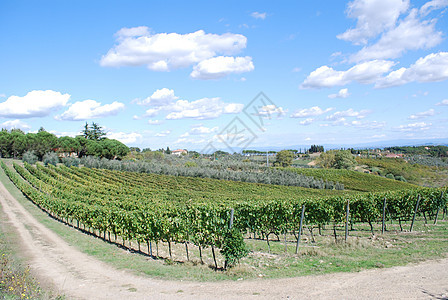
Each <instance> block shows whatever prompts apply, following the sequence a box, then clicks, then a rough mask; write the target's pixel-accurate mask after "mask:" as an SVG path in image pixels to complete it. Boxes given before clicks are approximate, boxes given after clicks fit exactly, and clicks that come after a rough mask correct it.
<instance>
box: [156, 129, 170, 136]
mask: <svg viewBox="0 0 448 300" xmlns="http://www.w3.org/2000/svg"><path fill="white" fill-rule="evenodd" d="M170 133H171V130H165V131H162V132H159V133H156V135H155V136H157V137H164V136H167V135H169V134H170Z"/></svg>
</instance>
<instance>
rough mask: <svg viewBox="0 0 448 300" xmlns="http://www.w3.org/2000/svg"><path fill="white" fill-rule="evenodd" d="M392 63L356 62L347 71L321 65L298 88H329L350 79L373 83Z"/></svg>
mask: <svg viewBox="0 0 448 300" xmlns="http://www.w3.org/2000/svg"><path fill="white" fill-rule="evenodd" d="M394 64H395V63H394V62H392V61H387V60H372V61H368V62H363V63H360V64H357V65H355V66H353V67H351V68H350V69H348V70H347V71H336V70H334V69H333V68H331V67H328V66H322V67H319V68H317V69H316V70H314V71H313V72H311V73H310V74H309V75H308V77H307V78H306V79H305V81H304V82H303V83H302V84H301V85H300V88H302V89H308V88H324V87H326V88H330V87H334V86H341V85H346V84H348V83H350V82H352V81H357V82H359V83H363V84H369V83H373V82H375V81H376V80H378V79H379V78H380V77H381V75H382V74H384V73H387V72H389V71H390V69H391V68H392V66H393V65H394Z"/></svg>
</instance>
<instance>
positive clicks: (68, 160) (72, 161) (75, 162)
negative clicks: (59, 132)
mask: <svg viewBox="0 0 448 300" xmlns="http://www.w3.org/2000/svg"><path fill="white" fill-rule="evenodd" d="M62 163H63V164H64V165H65V166H66V167H69V168H70V167H71V166H74V167H77V166H79V158H77V157H64V158H63V159H62Z"/></svg>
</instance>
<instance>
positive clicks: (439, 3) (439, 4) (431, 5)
mask: <svg viewBox="0 0 448 300" xmlns="http://www.w3.org/2000/svg"><path fill="white" fill-rule="evenodd" d="M446 6H448V0H432V1H428V2H426V3H425V4H423V6H422V7H421V8H420V14H421V15H423V16H426V15H427V14H429V13H430V12H431V11H433V10H436V9H441V8H444V7H446Z"/></svg>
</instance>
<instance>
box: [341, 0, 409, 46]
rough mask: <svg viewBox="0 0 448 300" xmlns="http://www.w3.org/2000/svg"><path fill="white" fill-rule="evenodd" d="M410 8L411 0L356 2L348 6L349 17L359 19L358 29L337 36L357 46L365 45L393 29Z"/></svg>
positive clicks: (362, 0)
mask: <svg viewBox="0 0 448 300" xmlns="http://www.w3.org/2000/svg"><path fill="white" fill-rule="evenodd" d="M408 7H409V0H377V1H370V0H355V1H353V2H349V3H348V5H347V15H348V17H350V18H355V19H357V24H356V28H352V29H349V30H347V31H346V32H344V33H342V34H340V35H338V36H337V38H338V39H341V40H345V41H350V42H353V43H355V44H361V43H362V44H365V43H367V40H368V39H370V38H373V37H375V36H377V35H378V34H380V33H381V32H383V31H384V30H386V29H389V28H392V27H393V26H394V25H395V23H396V21H397V19H398V17H399V16H400V14H402V13H403V12H405V11H406V10H407V9H408Z"/></svg>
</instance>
